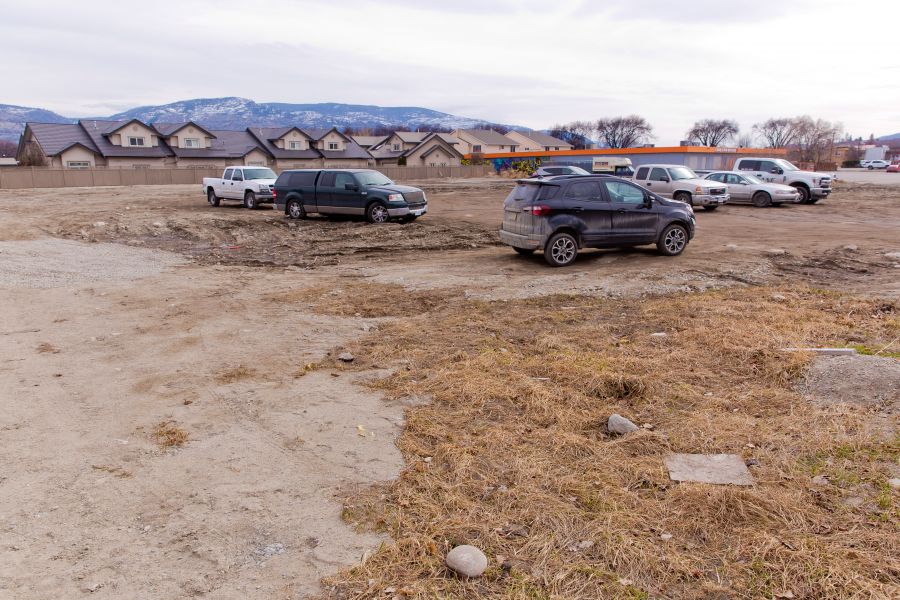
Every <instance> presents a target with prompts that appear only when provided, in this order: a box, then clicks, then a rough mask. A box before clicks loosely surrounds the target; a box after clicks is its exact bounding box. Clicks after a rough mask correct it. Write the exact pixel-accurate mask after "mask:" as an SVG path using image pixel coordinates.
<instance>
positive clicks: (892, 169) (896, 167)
mask: <svg viewBox="0 0 900 600" xmlns="http://www.w3.org/2000/svg"><path fill="white" fill-rule="evenodd" d="M886 171H887V172H888V173H900V164H893V165H891V166H889V167H888V168H887V170H886Z"/></svg>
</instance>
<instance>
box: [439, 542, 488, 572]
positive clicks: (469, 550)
mask: <svg viewBox="0 0 900 600" xmlns="http://www.w3.org/2000/svg"><path fill="white" fill-rule="evenodd" d="M445 562H446V563H447V566H448V567H450V568H451V569H453V570H454V571H456V572H457V573H459V574H460V575H463V576H464V577H480V576H481V574H482V573H484V570H485V569H487V566H488V559H487V556H485V554H484V552H482V551H481V550H479V549H478V548H476V547H475V546H469V545H468V544H466V545H462V546H457V547H456V548H454V549H453V550H451V551H450V552H448V553H447V558H446V559H445Z"/></svg>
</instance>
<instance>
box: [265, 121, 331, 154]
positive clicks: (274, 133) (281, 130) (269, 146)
mask: <svg viewBox="0 0 900 600" xmlns="http://www.w3.org/2000/svg"><path fill="white" fill-rule="evenodd" d="M292 129H296V128H295V127H287V128H285V127H251V128H250V129H249V131H250V133H251V134H253V136H254V137H255V138H256V139H257V140H258V141H259V143H260V145H261V146H262V147H263V148H265V150H266V151H267V152H268V153H269V154H271V155H272V156H274V157H275V158H296V159H306V158H319V156H321V155H320V154H319V152H318V150H315V149H314V148H310V149H308V150H287V149H284V148H279V147H278V146H276V145H275V144H274V143H273V142H272V140H276V139H278V138H280V137H281V136H282V135H284V134H285V133H287V132H288V131H291V130H292ZM299 131H300V132H301V133H303V134H304V135H305V136H307V137H309V134H308V133H306V132H305V131H303V130H302V129H301V130H299Z"/></svg>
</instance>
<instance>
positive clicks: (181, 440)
mask: <svg viewBox="0 0 900 600" xmlns="http://www.w3.org/2000/svg"><path fill="white" fill-rule="evenodd" d="M152 437H153V441H155V442H156V443H157V445H158V446H159V447H160V448H179V447H181V446H184V445H185V444H186V443H187V441H188V437H189V435H188V432H187V431H185V430H184V429H182V428H181V427H179V426H178V424H177V423H176V422H175V421H162V422H161V423H159V424H158V425H157V426H156V427H155V428H154V430H153V433H152Z"/></svg>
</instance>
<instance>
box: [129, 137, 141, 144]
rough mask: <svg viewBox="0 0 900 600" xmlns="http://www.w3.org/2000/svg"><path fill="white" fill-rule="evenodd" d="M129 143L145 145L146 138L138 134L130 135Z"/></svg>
mask: <svg viewBox="0 0 900 600" xmlns="http://www.w3.org/2000/svg"><path fill="white" fill-rule="evenodd" d="M128 145H129V146H143V145H144V138H142V137H136V136H129V137H128Z"/></svg>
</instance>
